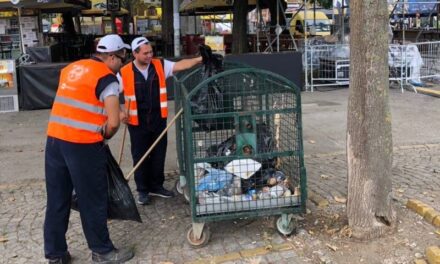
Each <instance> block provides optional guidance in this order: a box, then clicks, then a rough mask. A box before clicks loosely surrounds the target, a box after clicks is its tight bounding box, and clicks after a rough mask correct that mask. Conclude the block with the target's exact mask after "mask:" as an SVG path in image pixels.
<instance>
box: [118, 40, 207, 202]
mask: <svg viewBox="0 0 440 264" xmlns="http://www.w3.org/2000/svg"><path fill="white" fill-rule="evenodd" d="M131 50H132V52H133V56H134V60H133V62H131V63H128V64H127V65H125V66H124V67H123V68H122V69H121V77H122V87H123V90H124V99H125V105H126V108H127V109H128V108H129V111H128V114H127V116H128V131H129V134H130V140H131V155H132V158H133V164H134V165H136V164H137V163H138V161H139V160H140V159H141V158H142V156H143V155H144V154H145V153H146V152H147V150H148V149H149V148H150V146H151V145H152V144H153V142H154V141H155V140H156V139H157V138H158V136H159V135H160V133H161V132H162V131H163V130H164V129H165V127H166V124H167V116H168V105H167V100H168V98H167V88H166V83H165V80H166V79H167V78H168V77H170V76H173V74H175V73H177V72H179V71H183V70H186V69H189V68H191V67H193V66H195V65H197V64H199V63H201V62H202V57H201V56H198V57H196V58H192V59H183V60H180V61H178V62H172V61H169V60H161V59H157V58H154V57H153V48H152V46H151V44H150V42H149V41H148V39H146V38H144V37H138V38H136V39H134V40H133V42H132V43H131ZM166 149H167V137H166V135H165V136H164V137H163V139H162V140H160V142H159V143H158V144H157V145H156V147H155V149H154V150H153V151H152V152H151V154H150V155H149V156H148V158H147V159H146V160H145V161H144V162H143V163H142V165H141V166H140V167H139V168H138V170H137V171H136V172H135V174H134V179H135V182H136V188H137V192H138V200H137V202H138V203H139V204H142V205H145V204H149V203H150V195H151V196H159V197H163V198H170V197H173V196H174V193H173V192H172V191H169V190H167V189H165V188H164V187H163V183H164V179H165V177H164V167H165V156H166Z"/></svg>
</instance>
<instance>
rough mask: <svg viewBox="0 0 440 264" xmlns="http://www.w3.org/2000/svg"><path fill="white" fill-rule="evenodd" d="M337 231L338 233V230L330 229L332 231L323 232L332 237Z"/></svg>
mask: <svg viewBox="0 0 440 264" xmlns="http://www.w3.org/2000/svg"><path fill="white" fill-rule="evenodd" d="M338 231H339V228H332V229H328V230H325V232H326V233H327V234H329V235H334V234H335V233H336V232H338Z"/></svg>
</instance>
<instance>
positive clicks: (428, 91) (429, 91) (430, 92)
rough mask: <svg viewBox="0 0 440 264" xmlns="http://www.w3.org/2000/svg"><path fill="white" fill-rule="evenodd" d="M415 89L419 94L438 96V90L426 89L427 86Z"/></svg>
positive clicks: (439, 94) (439, 93) (439, 92)
mask: <svg viewBox="0 0 440 264" xmlns="http://www.w3.org/2000/svg"><path fill="white" fill-rule="evenodd" d="M416 90H417V92H418V93H421V94H426V95H430V96H435V97H440V91H437V90H433V89H428V88H420V87H417V88H416Z"/></svg>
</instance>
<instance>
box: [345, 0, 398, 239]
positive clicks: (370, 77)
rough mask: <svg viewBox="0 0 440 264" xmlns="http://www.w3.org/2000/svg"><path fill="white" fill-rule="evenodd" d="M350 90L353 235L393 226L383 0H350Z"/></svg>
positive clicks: (372, 234) (379, 233) (362, 236)
mask: <svg viewBox="0 0 440 264" xmlns="http://www.w3.org/2000/svg"><path fill="white" fill-rule="evenodd" d="M350 5H351V6H350V11H351V18H356V19H350V28H351V36H350V95H349V101H348V117H347V163H348V200H347V217H348V222H349V226H350V227H351V229H352V232H353V237H354V238H357V239H360V240H369V239H372V238H376V237H380V236H382V235H384V234H386V233H389V232H393V231H395V227H396V213H395V210H394V208H393V206H392V198H391V191H392V190H391V189H392V184H391V177H392V174H391V167H392V160H393V142H392V134H391V132H392V131H391V114H390V109H389V102H388V97H389V95H388V91H389V79H388V78H389V75H388V74H389V69H388V36H387V26H388V13H387V12H388V11H387V4H386V1H383V0H363V1H351V2H350Z"/></svg>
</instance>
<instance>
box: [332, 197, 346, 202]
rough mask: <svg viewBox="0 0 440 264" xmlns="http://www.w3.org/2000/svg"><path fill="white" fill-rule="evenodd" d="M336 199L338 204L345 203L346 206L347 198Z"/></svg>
mask: <svg viewBox="0 0 440 264" xmlns="http://www.w3.org/2000/svg"><path fill="white" fill-rule="evenodd" d="M334 198H335V201H336V202H338V203H344V204H345V203H346V202H347V198H345V197H339V196H335V197H334Z"/></svg>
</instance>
